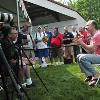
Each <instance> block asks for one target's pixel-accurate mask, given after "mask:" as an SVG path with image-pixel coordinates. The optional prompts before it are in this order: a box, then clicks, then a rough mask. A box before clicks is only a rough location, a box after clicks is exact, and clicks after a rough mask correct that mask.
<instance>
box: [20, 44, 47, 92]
mask: <svg viewBox="0 0 100 100" xmlns="http://www.w3.org/2000/svg"><path fill="white" fill-rule="evenodd" d="M19 51H22V53H23V54H24V56H25V57H26V58H27V60H28V61H29V64H30V65H31V66H32V69H33V71H34V72H35V73H36V75H37V77H38V78H39V80H40V81H41V83H42V85H43V86H44V88H45V89H46V91H47V92H48V89H47V87H46V85H45V83H44V82H43V80H42V79H41V78H40V76H39V74H38V73H37V71H36V70H35V68H34V65H33V64H32V62H31V61H30V59H29V58H28V56H27V55H26V53H25V51H24V48H23V46H20V50H19ZM21 62H22V61H21Z"/></svg>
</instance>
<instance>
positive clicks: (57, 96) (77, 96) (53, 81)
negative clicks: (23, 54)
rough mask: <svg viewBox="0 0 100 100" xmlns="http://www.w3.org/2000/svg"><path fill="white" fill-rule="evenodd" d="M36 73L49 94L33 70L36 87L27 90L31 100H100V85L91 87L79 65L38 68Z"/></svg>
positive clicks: (1, 93) (2, 97)
mask: <svg viewBox="0 0 100 100" xmlns="http://www.w3.org/2000/svg"><path fill="white" fill-rule="evenodd" d="M36 71H37V73H38V74H39V76H40V77H41V79H42V80H43V82H44V83H45V85H46V87H47V88H48V90H49V92H47V91H46V89H45V88H44V86H43V85H42V83H41V82H40V80H39V79H38V77H37V75H36V74H35V72H34V71H33V70H31V73H32V74H31V76H32V79H33V80H36V82H35V84H36V86H33V87H31V88H29V89H25V90H26V91H27V93H28V95H29V96H30V98H31V100H100V83H99V84H98V85H97V86H96V87H89V86H88V84H87V83H85V82H84V78H85V76H84V74H82V73H81V72H80V69H79V66H78V65H77V64H70V65H59V66H49V67H47V68H36ZM0 95H1V96H0V100H6V99H4V98H5V97H4V93H3V92H0ZM14 100H18V99H14ZM26 100H27V99H26Z"/></svg>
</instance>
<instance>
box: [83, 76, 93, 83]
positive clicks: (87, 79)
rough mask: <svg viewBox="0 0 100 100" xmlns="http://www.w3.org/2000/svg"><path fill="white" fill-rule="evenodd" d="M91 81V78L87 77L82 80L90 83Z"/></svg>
mask: <svg viewBox="0 0 100 100" xmlns="http://www.w3.org/2000/svg"><path fill="white" fill-rule="evenodd" d="M91 79H92V76H88V77H87V78H86V79H85V80H84V82H88V81H90V80H91Z"/></svg>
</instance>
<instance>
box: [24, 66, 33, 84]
mask: <svg viewBox="0 0 100 100" xmlns="http://www.w3.org/2000/svg"><path fill="white" fill-rule="evenodd" d="M24 74H25V77H26V84H27V85H31V84H32V79H31V76H30V67H29V66H28V65H26V66H24Z"/></svg>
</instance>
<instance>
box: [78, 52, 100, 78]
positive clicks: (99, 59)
mask: <svg viewBox="0 0 100 100" xmlns="http://www.w3.org/2000/svg"><path fill="white" fill-rule="evenodd" d="M77 62H78V64H79V66H80V69H81V71H82V72H83V73H85V75H86V76H94V75H95V74H96V73H97V71H96V69H95V67H94V66H93V64H100V55H98V54H78V55H77Z"/></svg>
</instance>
